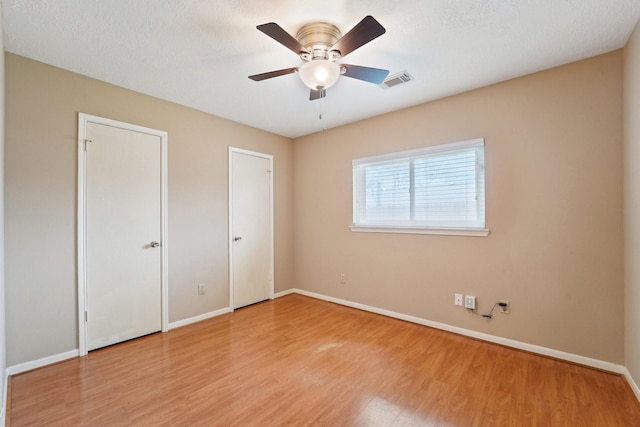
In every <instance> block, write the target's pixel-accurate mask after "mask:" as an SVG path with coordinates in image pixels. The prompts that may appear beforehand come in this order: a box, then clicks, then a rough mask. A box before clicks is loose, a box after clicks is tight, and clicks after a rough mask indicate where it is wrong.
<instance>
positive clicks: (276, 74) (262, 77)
mask: <svg viewBox="0 0 640 427" xmlns="http://www.w3.org/2000/svg"><path fill="white" fill-rule="evenodd" d="M296 71H298V68H297V67H293V68H285V69H283V70H277V71H269V72H268V73H262V74H254V75H253V76H249V78H250V79H251V80H253V81H256V82H259V81H261V80H266V79H270V78H273V77H279V76H284V75H286V74H291V73H295V72H296Z"/></svg>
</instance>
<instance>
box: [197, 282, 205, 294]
mask: <svg viewBox="0 0 640 427" xmlns="http://www.w3.org/2000/svg"><path fill="white" fill-rule="evenodd" d="M198 295H204V283H200V284H199V285H198Z"/></svg>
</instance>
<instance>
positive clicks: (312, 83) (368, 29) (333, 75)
mask: <svg viewBox="0 0 640 427" xmlns="http://www.w3.org/2000/svg"><path fill="white" fill-rule="evenodd" d="M256 28H257V29H258V30H260V31H262V32H263V33H265V34H266V35H268V36H269V37H271V38H272V39H274V40H275V41H277V42H278V43H280V44H282V45H283V46H285V47H286V48H288V49H290V50H291V51H293V52H294V53H295V54H296V55H298V56H300V59H302V61H303V62H304V63H303V64H302V65H301V66H300V67H292V68H285V69H282V70H276V71H270V72H267V73H262V74H255V75H253V76H249V78H250V79H251V80H254V81H261V80H266V79H270V78H273V77H278V76H284V75H286V74H291V73H295V72H297V73H298V74H299V75H300V79H301V80H302V82H303V83H304V84H305V85H306V86H307V87H308V88H309V89H311V94H310V95H309V100H311V101H313V100H314V99H319V98H324V97H325V96H326V90H327V89H329V88H330V87H331V86H333V84H334V83H335V82H336V81H337V80H338V77H339V76H340V75H343V76H347V77H351V78H354V79H358V80H364V81H365V82H370V83H374V84H381V83H382V82H383V81H384V79H385V78H386V77H387V75H388V74H389V71H388V70H381V69H379V68H370V67H362V66H359V65H351V64H337V63H336V61H337V60H339V59H341V58H344V57H345V56H347V55H348V54H349V53H351V52H353V51H354V50H356V49H358V48H359V47H361V46H363V45H365V44H367V43H369V42H370V41H371V40H373V39H375V38H377V37H380V36H381V35H383V34H384V33H385V32H386V30H385V29H384V27H383V26H382V25H380V23H379V22H378V21H376V20H375V19H374V18H373V17H372V16H366V17H365V18H364V19H363V20H362V21H360V22H359V23H358V24H356V26H355V27H353V28H352V29H351V30H350V31H349V32H348V33H347V34H345V35H344V36H342V34H341V33H340V30H339V29H338V27H336V26H335V25H333V24H329V23H326V22H312V23H309V24H306V25H304V26H303V27H302V28H300V30H299V31H298V32H297V33H296V37H295V38H294V37H293V36H291V35H290V34H289V33H287V32H286V31H285V30H284V29H282V27H280V26H279V25H278V24H276V23H275V22H269V23H268V24H262V25H258V26H257V27H256Z"/></svg>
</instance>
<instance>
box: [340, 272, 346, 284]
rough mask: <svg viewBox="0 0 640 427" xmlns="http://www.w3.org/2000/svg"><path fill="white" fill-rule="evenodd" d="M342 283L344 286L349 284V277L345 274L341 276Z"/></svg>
mask: <svg viewBox="0 0 640 427" xmlns="http://www.w3.org/2000/svg"><path fill="white" fill-rule="evenodd" d="M340 283H341V284H343V285H344V284H345V283H347V276H346V275H345V274H344V273H341V274H340Z"/></svg>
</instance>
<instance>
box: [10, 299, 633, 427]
mask: <svg viewBox="0 0 640 427" xmlns="http://www.w3.org/2000/svg"><path fill="white" fill-rule="evenodd" d="M10 395H11V396H10V405H9V408H8V412H9V413H8V416H9V418H10V425H11V426H16V427H17V426H39V425H43V426H44V425H46V426H77V425H82V426H132V425H135V426H139V425H142V426H155V425H166V426H218V425H219V426H233V425H237V426H281V425H294V426H295V425H315V426H407V425H420V426H423V425H432V426H640V404H639V403H638V401H637V400H636V399H635V397H634V395H633V393H632V391H631V389H630V388H629V386H628V385H627V384H626V382H625V380H624V379H623V378H622V377H620V376H618V375H613V374H609V373H605V372H600V371H597V370H593V369H589V368H585V367H580V366H576V365H572V364H568V363H565V362H561V361H557V360H552V359H549V358H545V357H541V356H536V355H533V354H529V353H525V352H521V351H517V350H513V349H508V348H504V347H501V346H498V345H493V344H488V343H484V342H481V341H477V340H474V339H470V338H466V337H462V336H458V335H455V334H450V333H447V332H442V331H438V330H434V329H430V328H427V327H424V326H419V325H415V324H411V323H406V322H402V321H399V320H395V319H390V318H386V317H383V316H378V315H375V314H371V313H366V312H362V311H358V310H354V309H350V308H347V307H341V306H338V305H334V304H330V303H326V302H323V301H318V300H315V299H311V298H306V297H303V296H299V295H289V296H286V297H283V298H279V299H277V300H275V301H269V302H265V303H262V304H258V305H255V306H251V307H247V308H244V309H241V310H238V311H236V312H234V313H231V314H228V315H223V316H220V317H217V318H214V319H210V320H206V321H203V322H200V323H197V324H194V325H190V326H185V327H183V328H179V329H175V330H172V331H170V332H168V333H165V334H154V335H150V336H147V337H144V338H141V339H138V340H134V341H130V342H127V343H124V344H120V345H117V346H113V347H109V348H105V349H102V350H97V351H94V352H91V353H90V354H89V356H87V357H85V358H76V359H73V360H69V361H65V362H62V363H59V364H57V365H53V366H49V367H46V368H42V369H38V370H35V371H31V372H28V373H24V374H21V375H17V376H14V377H12V378H11V379H10Z"/></svg>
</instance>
